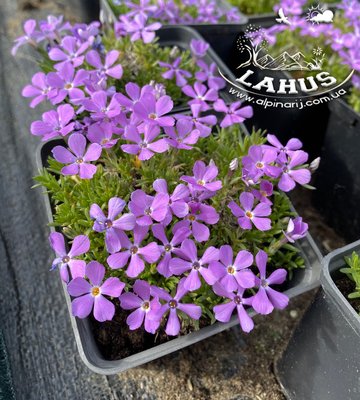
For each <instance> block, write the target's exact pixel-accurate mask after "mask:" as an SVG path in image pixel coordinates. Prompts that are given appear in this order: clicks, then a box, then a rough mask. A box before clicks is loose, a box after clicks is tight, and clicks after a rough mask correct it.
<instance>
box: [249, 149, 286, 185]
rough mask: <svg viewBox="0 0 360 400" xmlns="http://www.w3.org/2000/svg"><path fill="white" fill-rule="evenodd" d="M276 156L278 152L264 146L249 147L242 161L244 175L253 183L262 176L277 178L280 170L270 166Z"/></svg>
mask: <svg viewBox="0 0 360 400" xmlns="http://www.w3.org/2000/svg"><path fill="white" fill-rule="evenodd" d="M277 155H278V152H277V150H275V149H272V148H269V147H266V146H256V145H253V146H251V147H250V149H249V151H248V155H247V156H245V157H243V159H242V164H243V166H244V170H245V171H244V173H245V174H246V176H248V177H250V178H252V179H253V180H254V181H255V182H256V181H257V180H258V179H259V178H261V177H262V176H263V175H267V176H270V177H273V178H274V177H277V176H279V174H280V173H281V170H280V168H279V167H276V166H274V165H271V164H272V163H274V162H275V160H276V159H277Z"/></svg>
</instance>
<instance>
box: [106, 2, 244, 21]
mask: <svg viewBox="0 0 360 400" xmlns="http://www.w3.org/2000/svg"><path fill="white" fill-rule="evenodd" d="M110 1H111V0H110ZM217 4H218V5H219V7H220V8H221V9H222V10H224V11H226V10H229V9H231V8H232V6H231V5H230V4H229V3H228V2H227V1H226V0H217ZM239 14H240V19H239V21H237V22H227V23H226V24H229V25H238V24H245V23H246V22H247V20H248V19H247V17H246V16H245V15H244V14H242V13H241V12H240V11H239ZM117 20H118V18H117V17H116V15H115V13H114V11H113V9H112V8H111V5H110V2H109V1H108V0H100V21H101V22H102V23H105V24H108V25H113V24H114V23H115V22H116V21H117ZM184 25H189V26H191V27H194V28H197V27H199V26H202V25H205V26H206V25H211V24H207V23H204V24H200V23H199V24H184ZM177 26H180V25H177Z"/></svg>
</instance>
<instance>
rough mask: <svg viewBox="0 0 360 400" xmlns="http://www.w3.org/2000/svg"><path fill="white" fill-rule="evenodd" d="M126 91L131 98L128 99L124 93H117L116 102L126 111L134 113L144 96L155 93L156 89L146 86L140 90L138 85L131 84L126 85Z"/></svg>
mask: <svg viewBox="0 0 360 400" xmlns="http://www.w3.org/2000/svg"><path fill="white" fill-rule="evenodd" d="M125 91H126V93H127V95H128V96H129V97H126V96H125V95H124V94H122V93H116V95H115V98H116V101H117V102H118V103H119V104H120V105H121V106H122V107H124V108H125V109H126V110H129V111H132V110H133V108H134V104H135V103H137V102H138V101H140V100H141V99H142V97H143V96H144V94H146V93H150V94H151V93H153V92H154V88H153V87H152V86H150V85H145V86H143V87H142V88H140V87H139V85H137V84H136V83H133V82H129V83H127V84H126V85H125Z"/></svg>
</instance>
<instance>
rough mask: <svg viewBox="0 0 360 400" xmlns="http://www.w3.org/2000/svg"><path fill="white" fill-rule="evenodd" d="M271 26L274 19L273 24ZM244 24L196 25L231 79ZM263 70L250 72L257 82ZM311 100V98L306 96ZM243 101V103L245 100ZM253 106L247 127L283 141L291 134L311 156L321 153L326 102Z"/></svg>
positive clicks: (281, 73)
mask: <svg viewBox="0 0 360 400" xmlns="http://www.w3.org/2000/svg"><path fill="white" fill-rule="evenodd" d="M271 25H273V21H272V24H271ZM245 29H246V26H231V25H214V26H203V27H199V28H197V30H198V32H199V33H201V35H202V36H203V37H204V39H205V40H206V41H207V42H209V44H210V46H211V47H212V48H213V49H214V51H215V52H216V53H217V55H218V56H219V58H220V59H221V60H222V61H223V63H224V64H225V65H226V66H227V67H228V69H229V70H230V72H231V73H232V74H233V75H232V78H231V80H232V81H233V82H234V81H235V79H236V76H239V70H237V67H238V65H239V52H238V50H237V47H236V41H237V39H238V37H239V35H240V34H241V33H242V32H243V31H244V30H245ZM264 73H265V70H263V71H262V70H258V71H256V73H255V74H254V75H253V76H254V77H255V79H256V80H257V81H260V80H261V79H262V78H263V77H264ZM267 74H268V75H269V74H270V75H271V76H274V77H275V76H277V77H279V78H287V77H288V76H286V75H285V74H284V73H283V72H281V71H278V72H275V73H274V71H268V72H267ZM230 96H231V99H232V100H231V101H236V99H237V98H236V96H234V95H230ZM307 100H312V97H309V98H307ZM244 104H246V103H244ZM249 104H250V105H251V106H252V107H253V109H254V117H253V118H251V119H249V120H247V122H246V123H247V126H248V128H249V129H250V128H251V127H252V126H254V127H255V128H256V129H262V130H267V131H268V132H270V133H273V134H275V135H276V136H277V137H278V138H279V139H280V140H281V141H282V142H283V143H284V144H285V143H286V141H287V140H289V139H290V138H292V137H297V138H299V139H301V141H302V142H303V143H304V147H305V148H306V149H307V151H308V152H309V154H310V156H311V157H317V156H318V155H319V154H320V150H321V146H322V143H323V140H324V136H325V131H326V126H327V121H328V118H329V110H328V105H327V103H322V104H319V105H314V106H312V107H307V108H303V109H301V110H300V109H298V108H264V107H263V106H262V105H258V104H255V103H254V102H252V103H249Z"/></svg>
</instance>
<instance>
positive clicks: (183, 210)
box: [153, 179, 189, 225]
mask: <svg viewBox="0 0 360 400" xmlns="http://www.w3.org/2000/svg"><path fill="white" fill-rule="evenodd" d="M153 188H154V190H155V192H156V193H165V194H167V195H169V192H168V187H167V182H166V180H165V179H156V180H155V181H154V183H153ZM188 196H189V189H188V188H187V187H186V186H185V185H183V184H180V185H177V186H176V188H175V189H174V191H173V193H172V195H169V208H168V213H167V215H166V217H165V219H164V220H163V221H162V224H163V225H168V224H169V223H170V221H171V220H172V215H171V213H172V214H174V215H176V216H177V217H178V218H184V217H185V216H186V215H188V213H189V206H188V204H187V202H186V199H187V197H188Z"/></svg>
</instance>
